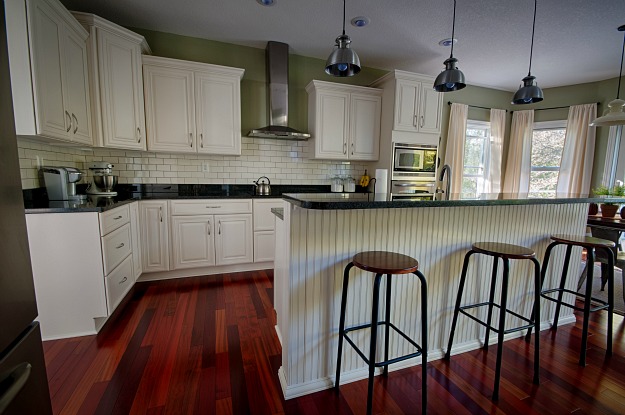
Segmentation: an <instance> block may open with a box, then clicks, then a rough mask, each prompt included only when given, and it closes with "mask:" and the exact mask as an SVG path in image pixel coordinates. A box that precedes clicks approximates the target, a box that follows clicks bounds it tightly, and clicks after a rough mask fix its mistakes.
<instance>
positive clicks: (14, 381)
mask: <svg viewBox="0 0 625 415" xmlns="http://www.w3.org/2000/svg"><path fill="white" fill-rule="evenodd" d="M31 369H32V365H31V364H30V363H28V362H22V363H20V364H18V365H17V366H15V367H13V368H11V369H9V370H10V372H9V373H7V372H5V373H3V374H2V393H1V394H0V411H2V413H4V410H5V409H6V408H7V407H8V406H9V405H10V404H11V402H12V401H13V400H14V399H15V397H16V396H17V394H18V393H19V392H21V391H22V389H23V388H24V386H26V382H27V381H28V378H29V377H30V371H31ZM13 408H14V407H13ZM9 410H10V409H9Z"/></svg>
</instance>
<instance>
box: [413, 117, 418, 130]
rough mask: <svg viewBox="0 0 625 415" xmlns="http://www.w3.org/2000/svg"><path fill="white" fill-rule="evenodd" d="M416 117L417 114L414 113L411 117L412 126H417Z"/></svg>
mask: <svg viewBox="0 0 625 415" xmlns="http://www.w3.org/2000/svg"><path fill="white" fill-rule="evenodd" d="M417 117H418V115H416V114H415V116H414V117H412V125H413V127H416V126H417Z"/></svg>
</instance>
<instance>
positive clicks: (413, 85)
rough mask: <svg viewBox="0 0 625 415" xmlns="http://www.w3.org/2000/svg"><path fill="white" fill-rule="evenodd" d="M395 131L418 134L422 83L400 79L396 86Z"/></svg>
mask: <svg viewBox="0 0 625 415" xmlns="http://www.w3.org/2000/svg"><path fill="white" fill-rule="evenodd" d="M395 88H396V89H395V128H394V129H395V130H400V131H412V132H417V131H418V130H419V128H418V122H417V117H418V115H417V114H418V113H417V101H418V99H419V96H420V93H421V92H420V91H421V83H419V82H415V81H407V80H403V79H398V80H397V84H396V86H395Z"/></svg>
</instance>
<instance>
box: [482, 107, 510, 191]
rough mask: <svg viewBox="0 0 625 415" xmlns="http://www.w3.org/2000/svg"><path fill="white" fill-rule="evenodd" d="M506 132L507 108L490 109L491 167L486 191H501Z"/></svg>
mask: <svg viewBox="0 0 625 415" xmlns="http://www.w3.org/2000/svg"><path fill="white" fill-rule="evenodd" d="M505 134H506V110H499V109H494V108H493V109H491V110H490V141H491V143H490V169H489V171H488V182H487V185H486V189H484V191H485V192H486V193H499V192H501V157H502V153H503V138H504V136H505Z"/></svg>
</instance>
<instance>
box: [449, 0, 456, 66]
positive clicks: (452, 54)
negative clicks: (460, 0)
mask: <svg viewBox="0 0 625 415" xmlns="http://www.w3.org/2000/svg"><path fill="white" fill-rule="evenodd" d="M455 32H456V0H454V19H453V21H452V23H451V54H450V55H449V59H451V58H453V57H454V42H455V39H454V33H455Z"/></svg>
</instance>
